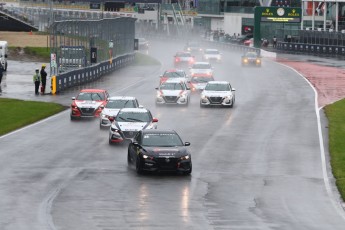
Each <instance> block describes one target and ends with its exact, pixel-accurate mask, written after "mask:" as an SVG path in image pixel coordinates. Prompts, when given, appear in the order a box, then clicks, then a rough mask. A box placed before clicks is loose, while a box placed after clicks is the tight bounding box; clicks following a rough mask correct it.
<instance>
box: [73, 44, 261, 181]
mask: <svg viewBox="0 0 345 230" xmlns="http://www.w3.org/2000/svg"><path fill="white" fill-rule="evenodd" d="M196 54H199V56H200V54H201V59H202V60H200V61H197V60H196V58H195V56H196ZM254 56H255V55H254V54H253V53H249V54H248V55H244V56H243V57H242V65H247V64H248V65H249V64H254V65H256V66H258V65H260V66H261V59H260V60H259V61H258V58H259V57H254ZM255 58H256V59H255ZM221 61H222V56H221V53H220V52H219V51H218V50H217V49H202V48H200V47H199V46H198V45H197V44H194V43H193V44H192V45H190V46H186V47H185V50H184V51H179V52H177V53H176V55H175V56H174V66H175V67H177V66H179V67H185V68H188V71H185V70H183V69H169V70H166V71H165V72H164V73H163V74H162V75H160V76H159V85H158V87H156V97H155V103H156V105H157V106H161V105H171V104H175V105H183V106H188V105H189V103H190V97H191V93H198V92H199V94H200V99H199V102H200V108H202V107H206V106H208V107H228V108H232V107H233V106H234V104H235V89H234V88H233V87H232V86H231V84H230V82H228V81H217V80H215V76H214V68H213V66H212V63H213V62H221ZM186 72H187V73H186ZM87 117H97V118H99V127H100V129H108V130H109V144H113V143H120V142H123V141H125V140H130V143H129V146H128V156H127V161H128V164H129V165H130V164H133V165H135V168H136V171H137V173H142V172H144V171H174V172H181V173H183V174H190V173H191V172H192V159H191V153H190V151H189V150H188V146H189V145H190V143H189V142H182V140H181V138H180V136H179V135H178V134H177V133H176V132H175V131H174V130H159V129H157V123H158V119H157V118H155V117H154V116H153V115H152V114H151V112H150V110H149V109H147V108H145V107H144V106H142V105H140V104H139V102H138V100H137V99H136V98H135V97H131V96H110V95H109V93H108V92H107V91H106V90H103V89H83V90H81V91H80V92H79V94H78V95H77V96H76V97H72V104H71V113H70V118H71V120H76V119H80V118H87Z"/></svg>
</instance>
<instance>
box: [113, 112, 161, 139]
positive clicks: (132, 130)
mask: <svg viewBox="0 0 345 230" xmlns="http://www.w3.org/2000/svg"><path fill="white" fill-rule="evenodd" d="M157 122H158V119H157V118H154V117H152V114H151V112H150V111H149V110H148V109H146V108H123V109H121V110H120V111H119V112H118V114H117V115H116V117H115V121H114V122H113V123H112V124H111V127H110V129H109V144H112V143H116V142H122V141H124V140H125V139H129V140H131V139H132V138H133V137H134V136H135V135H136V134H137V132H138V131H140V130H143V129H157Z"/></svg>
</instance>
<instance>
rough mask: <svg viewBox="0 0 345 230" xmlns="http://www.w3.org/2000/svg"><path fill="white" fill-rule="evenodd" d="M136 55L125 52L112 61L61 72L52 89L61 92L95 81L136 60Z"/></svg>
mask: <svg viewBox="0 0 345 230" xmlns="http://www.w3.org/2000/svg"><path fill="white" fill-rule="evenodd" d="M134 57H135V53H132V54H125V55H122V56H119V57H116V58H113V59H112V60H111V61H109V60H108V61H104V62H101V63H99V64H97V65H93V66H90V67H86V68H81V69H76V70H73V71H70V72H67V73H63V74H59V75H57V76H55V78H56V86H53V85H52V89H53V88H54V89H56V93H59V92H61V91H63V90H65V89H68V88H71V87H74V86H78V85H81V84H84V83H89V82H92V81H95V80H97V79H99V78H101V77H102V76H104V75H106V74H108V73H110V72H113V71H115V70H118V69H120V68H122V67H125V66H128V65H129V64H131V63H132V62H133V61H134Z"/></svg>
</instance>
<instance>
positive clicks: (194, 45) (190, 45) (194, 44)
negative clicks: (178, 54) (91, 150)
mask: <svg viewBox="0 0 345 230" xmlns="http://www.w3.org/2000/svg"><path fill="white" fill-rule="evenodd" d="M187 46H189V47H199V46H200V45H199V44H198V43H193V42H191V43H188V45H187Z"/></svg>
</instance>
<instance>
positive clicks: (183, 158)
mask: <svg viewBox="0 0 345 230" xmlns="http://www.w3.org/2000/svg"><path fill="white" fill-rule="evenodd" d="M189 158H190V157H189V155H186V156H183V157H181V158H180V159H181V160H189Z"/></svg>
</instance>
